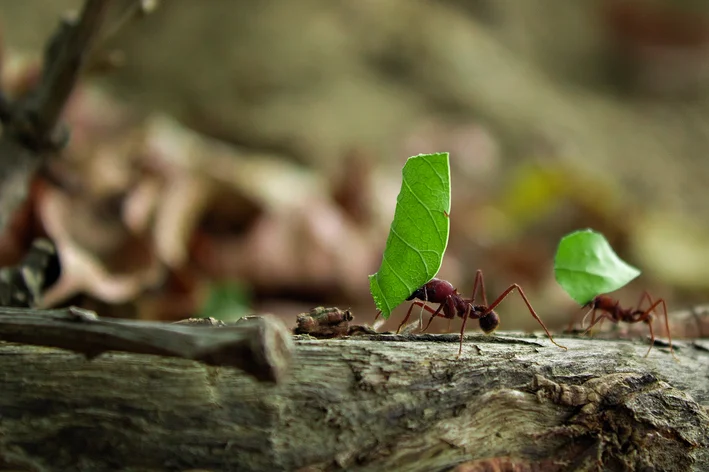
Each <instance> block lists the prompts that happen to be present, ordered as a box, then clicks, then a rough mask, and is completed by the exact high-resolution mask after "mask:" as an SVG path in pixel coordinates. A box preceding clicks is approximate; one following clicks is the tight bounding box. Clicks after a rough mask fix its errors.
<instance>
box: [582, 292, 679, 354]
mask: <svg viewBox="0 0 709 472" xmlns="http://www.w3.org/2000/svg"><path fill="white" fill-rule="evenodd" d="M645 300H647V301H648V302H649V303H650V307H649V308H648V309H647V310H643V309H641V306H642V304H643V302H644V301H645ZM660 305H662V311H663V314H664V316H665V329H666V330H667V338H668V340H669V344H670V352H671V353H672V357H674V358H675V359H677V356H675V351H674V349H673V348H672V335H671V334H670V322H669V320H668V318H667V305H666V304H665V300H664V299H662V298H659V299H657V301H655V302H653V300H652V297H650V294H649V293H648V292H647V291H645V292H643V294H642V296H641V297H640V301H639V302H638V304H637V308H621V306H620V302H619V301H618V300H615V299H614V298H611V297H609V296H608V295H598V296H597V297H594V298H593V299H592V300H591V301H590V302H588V303H586V304H585V305H584V308H589V311H588V312H587V313H586V315H585V316H584V320H585V319H586V317H588V315H589V313H590V314H591V324H590V325H589V327H588V328H587V329H586V331H584V333H588V332H589V331H591V328H593V327H594V326H595V325H596V324H598V323H600V322H602V321H603V320H606V319H607V320H610V321H611V322H612V323H619V322H621V321H623V322H625V323H640V322H643V323H645V324H647V325H648V327H649V328H650V347H649V348H648V350H647V352H646V353H645V357H647V356H648V355H649V354H650V351H651V350H652V347H653V346H654V344H655V332H654V331H653V329H652V321H653V319H654V318H653V313H654V312H655V308H657V307H658V306H660ZM596 312H601V313H600V315H599V316H598V317H596ZM582 324H583V321H582Z"/></svg>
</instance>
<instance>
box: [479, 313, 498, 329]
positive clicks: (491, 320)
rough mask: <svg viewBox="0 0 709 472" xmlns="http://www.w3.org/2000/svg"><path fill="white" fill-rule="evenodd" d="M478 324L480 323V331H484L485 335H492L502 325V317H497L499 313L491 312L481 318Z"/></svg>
mask: <svg viewBox="0 0 709 472" xmlns="http://www.w3.org/2000/svg"><path fill="white" fill-rule="evenodd" d="M478 322H479V323H480V329H482V330H483V332H484V333H485V334H490V333H492V332H493V331H495V330H496V329H497V327H498V326H499V325H500V317H499V316H497V313H495V312H494V311H491V312H490V313H488V314H487V315H485V316H483V317H482V318H480V320H479V321H478Z"/></svg>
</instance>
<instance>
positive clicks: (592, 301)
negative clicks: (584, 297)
mask: <svg viewBox="0 0 709 472" xmlns="http://www.w3.org/2000/svg"><path fill="white" fill-rule="evenodd" d="M600 298H601V296H600V295H598V296H596V297H593V298H592V299H590V300H589V301H587V302H586V303H584V304H583V308H596V307H597V306H598V301H599V300H600Z"/></svg>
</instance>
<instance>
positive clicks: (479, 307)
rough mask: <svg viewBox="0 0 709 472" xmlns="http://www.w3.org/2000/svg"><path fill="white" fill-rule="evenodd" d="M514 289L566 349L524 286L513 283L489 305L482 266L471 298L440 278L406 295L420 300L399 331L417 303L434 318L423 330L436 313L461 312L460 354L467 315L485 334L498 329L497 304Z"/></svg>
mask: <svg viewBox="0 0 709 472" xmlns="http://www.w3.org/2000/svg"><path fill="white" fill-rule="evenodd" d="M515 290H517V291H518V292H519V294H520V296H521V297H522V300H524V303H525V304H526V305H527V308H528V309H529V313H530V314H531V315H532V316H533V317H534V319H535V320H537V321H538V322H539V324H540V325H541V326H542V328H543V329H544V332H546V334H547V336H548V337H549V340H550V341H551V342H552V343H554V344H555V345H557V346H559V347H560V348H562V349H566V347H564V346H562V345H560V344H558V343H557V342H556V341H554V338H553V337H552V335H551V333H550V332H549V330H548V329H547V327H546V326H545V325H544V323H543V322H542V320H541V318H539V316H538V315H537V313H536V312H535V311H534V308H532V305H531V304H530V303H529V300H528V299H527V296H526V295H525V294H524V291H522V287H520V286H519V285H517V284H512V285H510V286H509V287H508V288H507V290H505V291H504V292H502V294H501V295H500V296H499V297H497V298H496V299H495V301H493V302H492V303H491V304H489V305H488V303H487V295H486V294H485V282H484V281H483V274H482V271H481V270H478V271H477V273H476V274H475V284H474V286H473V295H472V297H471V298H463V297H462V296H461V295H460V294H459V293H458V290H457V289H456V288H455V287H453V285H452V284H451V283H450V282H448V281H446V280H441V279H432V280H431V281H430V282H428V283H426V284H425V285H424V286H422V287H420V288H418V289H416V290H415V291H414V292H413V293H412V294H411V296H409V298H407V300H415V299H418V300H416V301H414V302H413V303H412V304H411V306H410V307H409V311H408V312H407V313H406V317H405V318H404V321H402V322H401V324H400V325H399V328H398V329H397V333H398V332H399V330H400V329H401V327H402V326H404V324H406V322H407V321H408V319H409V317H410V316H411V311H412V310H413V308H414V306H420V307H422V308H423V309H424V310H426V311H428V312H429V313H431V319H429V320H428V324H427V325H426V327H425V328H424V329H423V330H424V331H425V330H426V329H428V327H429V326H430V325H431V322H432V321H433V319H434V318H435V317H436V316H439V317H442V318H447V319H449V320H452V319H453V318H455V317H456V316H459V317H461V318H463V326H462V327H461V329H460V348H459V349H458V356H460V354H461V353H462V351H463V334H464V333H465V324H466V322H467V321H468V319H470V318H472V319H474V320H478V323H479V324H480V329H482V330H483V331H484V332H485V334H490V333H492V332H493V331H495V329H497V327H498V326H499V324H500V317H499V316H498V314H497V313H496V312H495V308H496V307H497V305H499V304H500V303H501V302H502V300H504V299H505V298H506V297H507V295H509V294H510V293H512V292H513V291H515ZM478 291H480V292H482V300H483V303H482V304H475V298H476V296H477V295H478ZM421 300H422V301H421ZM427 302H431V303H437V304H438V305H439V306H438V309H436V310H434V309H433V308H431V307H429V306H428V305H427V304H426V303H427Z"/></svg>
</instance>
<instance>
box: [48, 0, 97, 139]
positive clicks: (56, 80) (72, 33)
mask: <svg viewBox="0 0 709 472" xmlns="http://www.w3.org/2000/svg"><path fill="white" fill-rule="evenodd" d="M110 1H111V0H86V3H85V4H84V8H83V10H82V12H81V16H80V18H79V20H78V23H76V24H72V22H71V21H68V20H65V21H64V22H63V24H62V27H61V28H60V30H59V31H58V33H57V35H56V36H55V37H54V38H53V40H52V41H51V43H50V45H49V47H48V48H47V50H46V52H45V72H44V75H43V79H42V83H41V85H40V88H39V91H38V92H39V93H38V95H37V98H36V100H37V101H36V110H35V113H36V117H35V119H36V123H35V126H36V129H35V133H36V135H37V136H38V137H48V136H50V135H51V134H52V132H53V131H54V128H55V126H56V125H57V123H58V121H59V117H60V116H61V113H62V110H63V109H64V105H65V104H66V101H67V99H68V98H69V95H70V94H71V92H72V90H73V89H74V86H75V85H76V81H77V79H78V77H79V73H80V71H81V69H82V66H83V65H84V62H85V58H86V57H87V56H88V53H89V51H90V50H91V46H92V42H93V40H94V38H95V37H96V36H97V34H98V31H99V30H100V28H101V24H102V23H103V20H104V18H105V16H106V12H107V10H108V6H109V4H110Z"/></svg>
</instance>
